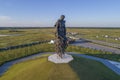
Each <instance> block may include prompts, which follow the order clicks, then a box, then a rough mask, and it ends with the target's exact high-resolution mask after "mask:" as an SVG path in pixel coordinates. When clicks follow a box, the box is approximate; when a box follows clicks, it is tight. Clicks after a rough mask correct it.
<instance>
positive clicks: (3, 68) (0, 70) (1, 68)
mask: <svg viewBox="0 0 120 80" xmlns="http://www.w3.org/2000/svg"><path fill="white" fill-rule="evenodd" d="M43 54H53V52H47V53H39V54H34V55H31V56H28V57H24V58H21V59H17V60H14V61H10V62H7V63H5V64H4V65H2V66H0V76H2V75H3V74H4V73H5V72H6V71H7V70H8V69H9V68H10V67H11V66H12V65H14V64H16V63H19V62H23V61H26V60H30V59H35V58H37V57H40V56H41V55H43ZM68 54H73V55H76V56H79V57H84V58H88V59H92V60H96V61H99V62H101V63H103V64H104V65H106V66H107V67H108V68H110V69H111V70H112V71H114V72H115V73H116V74H118V75H120V68H118V67H116V66H115V65H113V64H112V63H110V62H109V61H108V60H106V59H102V58H98V57H93V56H88V55H84V54H78V53H74V52H68Z"/></svg>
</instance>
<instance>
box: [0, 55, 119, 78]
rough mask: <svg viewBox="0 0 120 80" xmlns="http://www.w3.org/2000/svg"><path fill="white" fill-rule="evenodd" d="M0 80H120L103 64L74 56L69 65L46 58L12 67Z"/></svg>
mask: <svg viewBox="0 0 120 80" xmlns="http://www.w3.org/2000/svg"><path fill="white" fill-rule="evenodd" d="M0 80H120V76H118V75H116V74H115V73H114V72H113V71H111V70H110V69H108V68H107V67H105V66H104V65H103V64H101V63H99V62H97V61H94V60H89V59H85V58H79V57H75V56H74V60H73V61H72V62H70V63H69V64H54V63H52V62H48V61H47V57H45V56H44V57H41V58H37V59H34V60H29V61H25V62H21V63H18V64H15V65H14V66H12V67H11V68H10V69H9V70H8V71H7V72H6V73H5V74H4V75H3V76H2V77H0Z"/></svg>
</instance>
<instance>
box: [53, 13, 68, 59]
mask: <svg viewBox="0 0 120 80" xmlns="http://www.w3.org/2000/svg"><path fill="white" fill-rule="evenodd" d="M64 18H65V16H64V15H61V17H60V19H59V20H58V21H57V22H56V24H55V28H56V32H55V39H56V40H55V45H56V53H57V54H58V56H59V57H60V58H63V55H64V53H65V49H66V48H67V45H68V44H67V38H66V27H65V20H64Z"/></svg>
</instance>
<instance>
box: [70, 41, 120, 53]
mask: <svg viewBox="0 0 120 80" xmlns="http://www.w3.org/2000/svg"><path fill="white" fill-rule="evenodd" d="M71 45H75V46H82V47H85V48H91V49H96V50H102V51H108V52H112V53H115V54H120V49H116V48H112V47H108V46H103V45H98V44H94V43H92V42H84V41H82V40H76V41H75V42H74V43H72V44H71Z"/></svg>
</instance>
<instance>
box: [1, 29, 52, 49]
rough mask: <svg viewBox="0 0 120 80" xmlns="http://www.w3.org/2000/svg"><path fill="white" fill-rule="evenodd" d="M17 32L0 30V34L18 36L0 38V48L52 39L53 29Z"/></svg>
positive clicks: (21, 30)
mask: <svg viewBox="0 0 120 80" xmlns="http://www.w3.org/2000/svg"><path fill="white" fill-rule="evenodd" d="M17 30H18V32H10V30H0V34H1V35H2V34H3V35H4V34H5V35H6V34H10V35H12V34H20V35H19V36H2V37H0V48H2V47H8V46H15V45H20V44H27V43H31V42H37V41H44V40H51V39H54V32H53V31H54V30H53V29H17Z"/></svg>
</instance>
